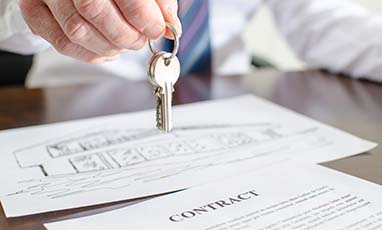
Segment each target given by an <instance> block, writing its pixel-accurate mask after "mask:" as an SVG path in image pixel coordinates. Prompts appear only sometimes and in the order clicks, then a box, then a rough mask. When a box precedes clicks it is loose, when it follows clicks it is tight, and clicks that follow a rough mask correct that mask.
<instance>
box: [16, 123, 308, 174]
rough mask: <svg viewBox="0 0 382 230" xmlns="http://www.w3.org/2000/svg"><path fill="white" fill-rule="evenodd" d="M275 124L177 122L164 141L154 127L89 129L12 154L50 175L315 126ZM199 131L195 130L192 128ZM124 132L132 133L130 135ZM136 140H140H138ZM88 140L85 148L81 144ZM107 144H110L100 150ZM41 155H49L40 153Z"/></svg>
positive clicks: (262, 139)
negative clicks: (285, 128)
mask: <svg viewBox="0 0 382 230" xmlns="http://www.w3.org/2000/svg"><path fill="white" fill-rule="evenodd" d="M211 127H213V128H211ZM244 127H245V128H244ZM277 128H279V125H278V124H251V125H248V124H246V125H245V126H243V125H239V126H229V125H216V126H210V127H208V128H204V127H202V128H201V127H197V128H195V129H192V128H190V127H188V128H184V129H182V128H179V129H178V130H179V131H176V130H175V131H174V132H173V133H172V134H171V136H172V137H173V138H171V139H170V140H169V141H163V140H162V139H161V138H156V139H155V136H158V137H160V133H158V132H157V131H152V130H143V131H127V130H108V131H104V132H102V131H99V132H96V133H90V134H86V135H83V136H80V138H78V139H74V138H69V139H65V140H63V141H60V142H54V143H49V144H46V145H44V146H37V147H36V146H34V147H32V148H30V149H28V148H24V149H23V150H22V151H20V150H19V151H15V153H14V155H15V158H16V160H17V162H18V164H19V166H20V167H21V168H31V167H38V168H40V169H41V172H42V173H43V174H44V175H45V176H51V175H56V174H71V173H83V172H88V171H99V170H108V169H114V168H121V167H128V166H133V165H137V164H141V163H146V162H148V161H155V160H158V159H163V158H168V157H175V156H190V155H194V154H202V153H209V154H210V153H213V152H220V151H224V150H230V149H234V148H239V147H241V146H246V145H252V146H256V145H261V144H264V143H266V142H269V141H273V140H276V139H282V138H290V137H293V136H295V135H300V133H301V132H311V131H312V130H313V129H314V127H312V128H310V129H306V130H302V131H301V130H300V131H299V132H300V133H299V132H296V133H290V134H283V133H278V130H277ZM241 129H244V130H241ZM212 131H213V133H212ZM219 131H220V132H219ZM188 132H190V133H188ZM195 132H197V135H195V134H192V133H195ZM126 134H130V136H128V135H126ZM302 134H304V133H302ZM193 135H194V136H193ZM138 137H140V138H138ZM147 138H151V140H149V141H145V139H147ZM122 140H123V141H122ZM136 141H141V142H140V143H134V142H136ZM121 142H123V143H121ZM129 142H133V143H134V145H133V146H128V147H118V148H117V147H114V146H115V145H117V144H129ZM99 143H101V144H99ZM85 145H86V146H87V148H84V147H83V146H85ZM130 145H131V144H130ZM104 146H107V147H108V148H107V149H105V150H103V151H98V150H99V149H101V148H104ZM34 149H36V150H37V151H35V150H34ZM52 149H54V150H52ZM44 152H45V154H44ZM42 157H44V158H45V159H41V158H42ZM54 162H61V164H66V165H67V166H66V167H67V169H66V170H65V171H62V170H60V171H59V172H54V171H55V168H54V167H51V168H49V166H48V167H47V166H46V165H47V164H55V163H54Z"/></svg>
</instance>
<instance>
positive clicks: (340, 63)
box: [267, 0, 382, 81]
mask: <svg viewBox="0 0 382 230" xmlns="http://www.w3.org/2000/svg"><path fill="white" fill-rule="evenodd" d="M267 3H268V5H269V6H270V8H271V10H272V11H273V12H274V13H275V16H276V21H277V24H278V26H279V28H280V30H281V32H282V33H283V34H284V35H285V37H286V39H287V41H288V42H289V44H290V45H291V46H292V47H293V48H294V50H295V51H296V53H297V54H298V55H299V57H300V58H301V59H303V60H304V61H305V62H307V63H308V64H309V65H310V66H313V67H320V68H326V69H328V70H330V71H333V72H342V73H345V74H348V75H350V76H353V77H356V78H369V79H371V80H375V81H382V17H381V16H376V15H372V14H371V13H369V12H367V11H366V10H365V9H363V8H362V7H360V6H358V5H356V4H354V3H352V2H350V1H346V0H320V1H316V0H282V1H281V0H268V1H267Z"/></svg>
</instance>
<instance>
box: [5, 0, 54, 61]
mask: <svg viewBox="0 0 382 230" xmlns="http://www.w3.org/2000/svg"><path fill="white" fill-rule="evenodd" d="M47 47H49V44H48V43H47V42H45V41H44V40H43V39H42V38H40V37H38V36H35V35H33V34H32V32H31V30H30V29H29V27H28V25H27V24H26V23H25V21H24V19H23V17H22V15H21V12H20V7H19V4H18V0H0V50H5V51H10V52H15V53H20V54H32V53H37V52H39V51H41V50H44V49H46V48H47Z"/></svg>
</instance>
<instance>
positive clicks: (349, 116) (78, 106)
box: [0, 71, 382, 230]
mask: <svg viewBox="0 0 382 230" xmlns="http://www.w3.org/2000/svg"><path fill="white" fill-rule="evenodd" d="M176 88H177V90H176V92H175V94H174V100H175V104H185V103H190V102H196V101H202V100H209V99H215V98H224V97H231V96H237V95H242V94H247V93H252V94H255V95H257V96H260V97H263V98H266V99H268V100H270V101H273V102H275V103H277V104H280V105H282V106H284V107H287V108H289V109H292V110H295V111H297V112H299V113H301V114H305V115H307V116H309V117H311V118H314V119H316V120H319V121H322V122H324V123H326V124H329V125H332V126H334V127H337V128H340V129H342V130H345V131H347V132H350V133H353V134H355V135H357V136H360V137H363V138H366V139H369V140H372V141H375V142H377V143H382V84H375V83H371V82H367V81H356V80H351V79H349V78H346V77H342V76H333V75H330V74H328V73H323V72H319V71H306V72H297V73H278V72H257V73H254V74H252V75H248V76H232V77H224V78H218V77H215V78H211V77H206V76H190V77H185V78H182V79H181V80H180V81H179V82H178V83H177V86H176ZM0 105H1V108H0V129H8V128H15V127H22V126H29V125H37V124H46V123H52V122H58V121H66V120H72V119H81V118H88V117H95V116H102V115H108V114H115V113H124V112H132V111H139V110H145V109H150V108H154V97H153V94H152V89H151V86H150V85H149V84H148V83H147V82H127V81H124V80H110V81H105V82H99V83H95V84H90V85H80V86H67V87H58V88H47V89H33V90H28V89H24V88H21V87H20V88H18V87H12V88H0ZM324 165H325V166H328V167H330V168H333V169H336V170H339V171H342V172H345V173H348V174H351V175H354V176H357V177H360V178H364V179H366V180H369V181H372V182H376V183H379V184H382V147H381V146H379V147H377V148H376V149H374V150H372V151H371V152H369V153H365V154H360V155H357V156H354V157H349V158H345V159H340V160H336V161H332V162H327V163H324ZM129 204H131V203H128V202H123V201H122V202H116V203H113V204H106V205H98V206H93V207H87V208H79V209H74V210H67V211H60V212H52V213H47V214H40V215H33V216H29V217H21V218H12V219H5V217H4V213H3V210H2V209H1V208H0V229H1V230H21V229H22V230H32V229H33V230H40V229H44V227H43V225H42V223H45V222H50V221H53V220H62V219H68V218H73V217H79V216H86V215H89V214H94V213H100V212H104V211H107V210H112V209H116V208H120V207H124V206H127V205H129Z"/></svg>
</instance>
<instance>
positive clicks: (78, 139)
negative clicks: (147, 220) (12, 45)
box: [0, 96, 375, 216]
mask: <svg viewBox="0 0 382 230" xmlns="http://www.w3.org/2000/svg"><path fill="white" fill-rule="evenodd" d="M186 114H192V117H191V116H186ZM275 114H277V116H274V115H275ZM152 117H153V116H152V113H151V112H141V113H136V114H129V115H118V116H111V117H103V118H95V119H90V120H84V121H74V122H66V123H61V124H53V125H47V126H41V127H31V128H26V129H22V130H20V129H18V130H11V131H6V132H3V133H2V134H0V144H2V145H3V146H7V147H6V148H5V149H6V153H7V154H3V155H4V157H1V159H0V160H1V161H0V162H1V164H4V167H3V168H2V169H1V170H8V171H9V172H10V175H13V176H14V178H15V180H13V181H12V182H10V181H9V180H8V181H7V183H5V184H8V185H9V186H6V188H3V189H0V192H1V195H2V196H1V202H2V205H3V207H4V209H5V212H6V214H7V216H20V215H28V214H33V213H39V212H47V211H53V210H61V209H67V208H73V207H81V206H87V205H94V204H100V203H106V202H113V201H119V200H128V199H133V198H139V197H145V196H151V195H156V194H163V193H167V192H172V191H177V190H182V189H186V188H189V187H192V186H197V185H200V184H203V183H207V182H210V181H214V180H219V179H221V178H225V177H230V176H234V175H239V174H241V173H245V172H249V171H253V170H256V169H260V168H263V167H268V166H270V165H274V164H278V163H280V162H285V161H288V160H294V161H296V160H297V161H301V162H307V163H318V162H323V161H327V160H333V159H336V158H339V157H343V156H348V155H352V154H357V153H360V152H363V151H367V150H369V149H370V148H372V147H373V146H375V144H373V143H371V142H368V141H365V140H362V139H360V138H357V137H354V136H352V135H350V134H347V133H344V132H342V131H339V130H336V129H334V128H331V127H328V126H325V125H322V124H320V123H318V122H315V121H313V120H310V119H308V118H305V117H303V116H301V115H298V114H295V113H293V112H290V111H288V110H285V109H283V108H281V107H279V106H276V105H273V104H271V103H269V102H266V101H263V100H261V99H257V98H254V97H251V96H246V97H241V98H235V99H228V100H221V101H216V102H207V103H200V104H195V105H187V106H181V107H178V108H176V109H175V111H174V118H175V119H176V120H177V121H178V122H177V123H176V124H175V127H174V130H173V132H171V133H169V134H164V133H161V132H160V131H157V130H156V129H154V128H153V124H152V123H150V121H151V120H152ZM17 140H18V141H17ZM0 179H1V180H2V181H6V180H7V178H0Z"/></svg>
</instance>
